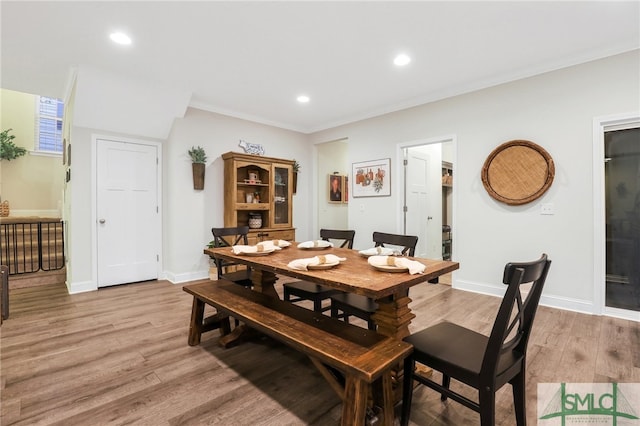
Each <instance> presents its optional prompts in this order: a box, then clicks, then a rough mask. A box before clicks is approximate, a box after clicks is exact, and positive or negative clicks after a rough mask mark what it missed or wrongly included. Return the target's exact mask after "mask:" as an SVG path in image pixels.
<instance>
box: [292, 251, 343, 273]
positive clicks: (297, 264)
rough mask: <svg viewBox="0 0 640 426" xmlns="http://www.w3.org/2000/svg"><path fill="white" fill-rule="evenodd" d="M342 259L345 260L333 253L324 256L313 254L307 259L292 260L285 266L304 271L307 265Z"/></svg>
mask: <svg viewBox="0 0 640 426" xmlns="http://www.w3.org/2000/svg"><path fill="white" fill-rule="evenodd" d="M344 260H347V258H346V257H338V256H336V255H333V254H327V255H324V256H313V257H309V258H307V259H296V260H292V261H291V262H289V264H288V265H287V266H288V267H289V268H291V269H300V270H303V271H306V270H307V267H308V266H309V265H311V266H315V265H323V264H325V263H336V262H342V261H344Z"/></svg>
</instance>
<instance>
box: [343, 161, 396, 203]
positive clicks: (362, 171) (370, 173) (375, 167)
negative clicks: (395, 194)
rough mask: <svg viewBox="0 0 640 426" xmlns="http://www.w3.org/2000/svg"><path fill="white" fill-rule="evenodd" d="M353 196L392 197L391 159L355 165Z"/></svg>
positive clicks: (353, 168) (353, 171)
mask: <svg viewBox="0 0 640 426" xmlns="http://www.w3.org/2000/svg"><path fill="white" fill-rule="evenodd" d="M352 179H353V191H352V192H351V196H352V197H353V198H358V197H388V196H390V195H391V159H389V158H383V159H381V160H372V161H363V162H361V163H353V167H352Z"/></svg>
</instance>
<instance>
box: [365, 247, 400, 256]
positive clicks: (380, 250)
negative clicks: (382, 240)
mask: <svg viewBox="0 0 640 426" xmlns="http://www.w3.org/2000/svg"><path fill="white" fill-rule="evenodd" d="M358 253H360V254H363V255H365V256H375V255H380V256H391V255H392V254H394V253H395V251H394V250H393V249H390V248H388V247H380V246H378V247H372V248H370V249H366V250H360V251H359V252H358Z"/></svg>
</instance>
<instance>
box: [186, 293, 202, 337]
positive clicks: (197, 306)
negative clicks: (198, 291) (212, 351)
mask: <svg viewBox="0 0 640 426" xmlns="http://www.w3.org/2000/svg"><path fill="white" fill-rule="evenodd" d="M203 316H204V302H203V301H202V300H200V299H198V298H197V297H195V296H194V297H193V305H192V306H191V323H190V324H189V339H188V342H189V346H197V345H199V344H200V336H202V317H203Z"/></svg>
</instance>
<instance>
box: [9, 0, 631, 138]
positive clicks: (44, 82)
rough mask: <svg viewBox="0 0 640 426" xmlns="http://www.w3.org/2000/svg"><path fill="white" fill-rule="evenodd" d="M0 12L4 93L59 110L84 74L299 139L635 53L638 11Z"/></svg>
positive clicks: (350, 7)
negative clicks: (397, 59)
mask: <svg viewBox="0 0 640 426" xmlns="http://www.w3.org/2000/svg"><path fill="white" fill-rule="evenodd" d="M0 5H1V6H0V7H1V18H2V27H1V30H2V51H1V55H2V74H1V81H2V87H3V88H5V89H11V90H18V91H22V92H27V93H34V94H40V95H47V96H55V97H61V98H62V97H64V94H65V89H66V86H67V84H68V81H69V76H70V70H71V69H72V68H73V67H77V66H83V65H86V66H91V67H93V68H98V69H103V70H105V71H108V72H111V73H115V74H117V75H122V77H123V78H127V79H134V80H142V81H144V82H146V83H147V84H151V85H157V86H158V88H162V87H166V88H172V89H179V90H186V91H188V92H190V93H192V98H191V105H192V106H195V107H198V108H202V109H206V110H210V111H215V112H220V113H224V114H228V115H232V116H236V117H241V118H247V119H250V120H254V121H258V122H261V123H267V124H273V125H276V126H279V127H283V128H288V129H293V130H297V131H301V132H305V133H309V132H313V131H317V130H321V129H325V128H329V127H334V126H337V125H340V124H344V123H348V122H352V121H355V120H359V119H363V118H367V117H372V116H376V115H379V114H383V113H386V112H390V111H395V110H399V109H403V108H407V107H410V106H414V105H419V104H423V103H426V102H429V101H433V100H437V99H442V98H445V97H449V96H453V95H457V94H461V93H465V92H469V91H472V90H477V89H480V88H483V87H488V86H492V85H496V84H500V83H503V82H507V81H512V80H515V79H519V78H524V77H528V76H531V75H535V74H539V73H542V72H546V71H551V70H554V69H558V68H562V67H566V66H570V65H574V64H578V63H582V62H586V61H589V60H593V59H598V58H602V57H606V56H610V55H614V54H617V53H621V52H625V51H629V50H632V49H637V48H639V47H640V2H639V1H628V2H613V1H602V2H575V1H566V2H559V1H554V2H551V1H549V2H543V1H534V2H517V1H514V2H483V1H472V2H435V1H434V2H417V1H414V2H398V1H389V2H352V1H342V2H327V1H323V2H308V1H301V2H243V1H234V2H213V1H196V2H177V1H176V2H166V1H140V2H133V1H129V2H95V1H91V2H59V1H48V2H26V1H15V2H14V1H2V2H0ZM114 30H122V31H125V32H127V33H129V35H130V36H131V37H132V39H133V44H132V45H131V46H129V47H122V46H117V45H114V44H113V43H112V42H111V41H110V40H109V33H110V32H112V31H114ZM399 52H406V53H408V54H409V55H410V56H411V57H412V58H413V61H412V62H411V63H410V64H409V65H408V66H407V67H405V68H400V69H399V68H396V67H395V66H394V65H393V64H392V60H393V58H394V56H395V55H396V54H397V53H399ZM301 93H305V94H307V95H309V96H310V97H311V102H309V103H308V104H304V105H301V104H298V103H297V102H296V96H297V95H299V94H301Z"/></svg>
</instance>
